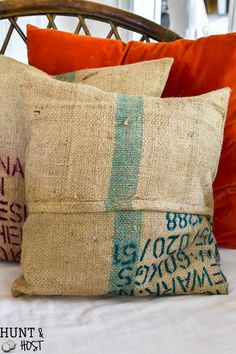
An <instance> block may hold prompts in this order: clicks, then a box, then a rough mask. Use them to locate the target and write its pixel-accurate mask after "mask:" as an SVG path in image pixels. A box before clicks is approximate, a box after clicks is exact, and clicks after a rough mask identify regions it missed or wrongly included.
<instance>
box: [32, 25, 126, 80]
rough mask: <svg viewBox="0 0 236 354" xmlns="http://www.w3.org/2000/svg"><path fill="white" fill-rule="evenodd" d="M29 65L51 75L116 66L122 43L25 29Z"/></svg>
mask: <svg viewBox="0 0 236 354" xmlns="http://www.w3.org/2000/svg"><path fill="white" fill-rule="evenodd" d="M27 48H28V60H29V64H31V65H33V66H35V67H36V68H38V69H41V70H43V71H45V72H46V73H48V74H50V75H58V74H64V73H67V72H70V71H76V70H80V69H87V68H99V67H103V66H114V65H119V63H120V60H121V58H122V54H123V51H124V49H125V44H124V43H123V42H122V41H119V40H114V39H104V38H95V37H87V36H80V35H75V34H72V33H67V32H62V31H55V30H51V29H39V28H37V27H35V26H32V25H28V26H27Z"/></svg>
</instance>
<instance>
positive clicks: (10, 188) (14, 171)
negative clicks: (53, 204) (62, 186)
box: [0, 56, 173, 261]
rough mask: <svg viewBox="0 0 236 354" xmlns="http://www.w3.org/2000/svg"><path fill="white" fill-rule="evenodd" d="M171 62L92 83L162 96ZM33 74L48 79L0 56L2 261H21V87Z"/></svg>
mask: <svg viewBox="0 0 236 354" xmlns="http://www.w3.org/2000/svg"><path fill="white" fill-rule="evenodd" d="M172 62H173V59H164V60H154V61H151V62H143V63H140V64H138V65H137V64H134V65H129V68H130V70H129V71H128V72H127V69H126V68H125V67H124V66H123V67H116V68H114V73H113V69H112V68H107V69H102V70H101V72H102V75H99V70H97V71H96V73H97V74H96V75H92V76H91V75H90V78H89V83H90V84H91V85H94V86H96V85H97V84H98V86H99V87H100V86H101V85H102V87H103V89H104V90H106V91H112V90H113V89H114V90H117V91H119V88H121V91H122V92H127V93H132V94H136V93H140V89H141V90H143V93H146V94H150V95H157V96H160V95H161V93H162V90H163V89H164V86H165V83H166V80H167V78H168V74H169V70H170V67H171V65H172ZM33 72H38V75H39V76H40V75H41V77H42V79H43V78H46V77H47V74H44V73H42V72H40V71H37V69H35V68H33V67H31V66H27V65H24V64H20V63H17V62H16V61H14V60H12V59H9V58H6V57H3V56H0V77H1V84H0V106H1V111H0V129H1V132H2V134H1V140H0V151H1V152H0V170H1V176H0V193H1V200H0V220H1V225H0V259H3V260H9V261H19V259H20V248H21V239H22V225H23V222H24V221H25V218H26V207H25V192H24V153H25V146H26V140H25V127H24V118H27V113H26V111H25V107H24V97H23V96H22V91H21V86H22V85H24V86H25V87H26V88H28V89H29V87H28V83H27V80H28V76H29V75H30V73H33ZM86 72H87V70H86ZM151 73H152V75H151ZM86 75H88V74H86ZM111 77H112V80H110V78H111ZM134 77H136V80H134V79H133V78H134ZM127 78H128V80H127ZM131 78H132V80H131ZM83 79H84V76H83V72H82V74H81V80H83ZM27 94H28V93H27ZM58 99H60V97H58ZM41 106H44V102H40V104H39V105H38V107H36V108H35V112H34V114H35V115H36V116H37V114H38V112H39V111H40V109H41V108H40V107H41ZM44 129H45V128H44Z"/></svg>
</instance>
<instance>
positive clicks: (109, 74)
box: [55, 58, 173, 97]
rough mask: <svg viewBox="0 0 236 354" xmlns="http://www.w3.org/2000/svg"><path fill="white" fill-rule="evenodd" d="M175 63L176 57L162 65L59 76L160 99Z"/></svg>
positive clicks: (151, 63)
mask: <svg viewBox="0 0 236 354" xmlns="http://www.w3.org/2000/svg"><path fill="white" fill-rule="evenodd" d="M172 63H173V59H172V58H165V59H162V60H158V62H157V61H156V60H151V61H144V62H141V63H136V64H131V65H123V66H113V67H106V68H100V69H85V70H79V71H74V72H71V73H68V74H62V75H58V76H55V77H56V78H57V79H58V80H61V81H67V82H77V83H82V84H86V85H92V86H95V87H97V88H99V89H101V90H104V91H106V92H119V93H125V94H129V95H133V94H134V93H135V95H147V96H156V97H160V96H161V94H162V91H163V89H164V87H165V84H166V81H167V78H168V74H169V70H170V66H171V65H172ZM140 64H141V66H140ZM141 72H143V74H142V75H140V73H141ZM153 73H155V80H154V79H153ZM148 83H149V84H148Z"/></svg>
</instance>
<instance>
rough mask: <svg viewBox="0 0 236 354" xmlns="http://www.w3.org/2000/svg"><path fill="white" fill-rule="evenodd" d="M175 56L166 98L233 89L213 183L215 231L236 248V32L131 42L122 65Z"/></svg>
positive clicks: (221, 242) (225, 244)
mask: <svg viewBox="0 0 236 354" xmlns="http://www.w3.org/2000/svg"><path fill="white" fill-rule="evenodd" d="M163 57H173V58H174V60H175V61H174V64H173V66H172V69H171V73H170V76H169V80H168V82H167V85H166V88H165V91H164V93H163V96H164V97H170V96H194V95H199V94H203V93H206V92H208V91H213V90H217V89H219V88H223V87H226V86H228V87H230V88H231V89H232V94H231V99H230V104H229V109H228V115H227V120H226V128H225V136H224V144H223V150H222V154H221V159H220V164H219V169H218V174H217V177H216V180H215V183H214V200H215V217H214V225H213V229H214V234H215V236H216V239H217V241H218V244H219V246H221V247H229V248H236V33H230V34H226V35H215V36H210V37H205V38H200V39H198V40H194V41H193V40H178V41H176V42H171V43H141V42H130V43H128V45H127V46H126V50H125V52H124V56H123V60H122V63H123V64H130V63H135V62H138V61H143V60H151V59H159V58H163Z"/></svg>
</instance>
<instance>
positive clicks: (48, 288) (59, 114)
mask: <svg viewBox="0 0 236 354" xmlns="http://www.w3.org/2000/svg"><path fill="white" fill-rule="evenodd" d="M21 92H22V95H23V96H24V97H25V100H26V104H27V115H28V117H29V121H30V122H29V128H28V131H29V145H28V148H27V155H26V172H25V173H26V196H27V207H28V211H29V216H28V218H27V220H26V223H25V226H24V238H23V252H22V271H23V276H22V277H20V278H19V279H17V280H16V281H15V283H14V284H13V289H12V291H13V295H14V296H19V295H22V294H39V295H100V294H108V293H112V294H128V295H140V296H144V295H167V294H168V295H170V294H172V295H175V294H192V293H209V294H226V293H227V282H226V279H225V277H224V275H223V274H222V272H221V270H220V265H219V254H218V251H217V246H216V243H215V238H214V236H213V234H212V229H211V221H212V214H213V201H212V182H213V180H214V177H215V174H216V170H217V165H218V160H219V155H220V150H221V144H222V137H223V128H224V120H225V113H226V106H227V102H228V98H229V90H228V89H225V90H220V91H216V92H212V93H209V94H205V95H203V96H199V97H192V98H173V99H160V98H152V97H147V96H126V95H123V94H113V93H105V92H103V91H101V90H99V89H96V88H93V87H91V86H86V85H84V86H83V85H80V84H68V83H62V82H60V81H56V80H53V79H50V78H48V77H46V78H45V77H41V76H40V75H36V73H33V75H31V77H29V79H28V81H27V85H25V86H24V87H22V89H21ZM45 127H46V128H45Z"/></svg>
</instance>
